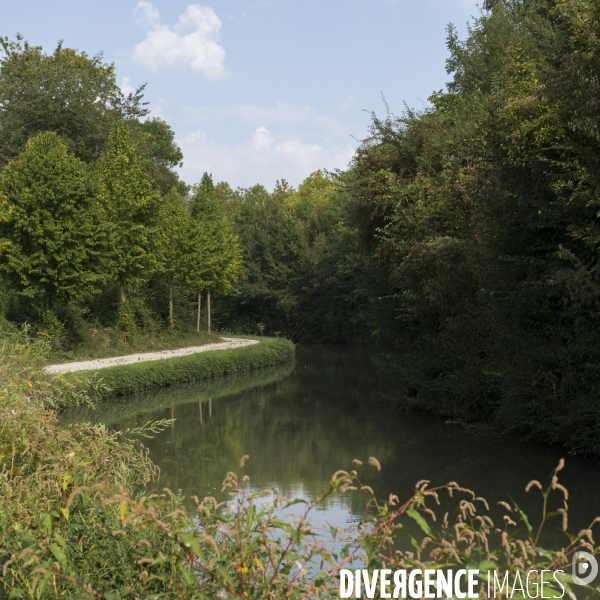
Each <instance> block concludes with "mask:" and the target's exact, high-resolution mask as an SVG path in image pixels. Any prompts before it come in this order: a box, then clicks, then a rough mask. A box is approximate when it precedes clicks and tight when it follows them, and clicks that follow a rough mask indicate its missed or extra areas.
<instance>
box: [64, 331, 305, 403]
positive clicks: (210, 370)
mask: <svg viewBox="0 0 600 600" xmlns="http://www.w3.org/2000/svg"><path fill="white" fill-rule="evenodd" d="M293 358H294V344H292V342H290V341H289V340H285V339H275V338H262V339H261V340H260V343H258V344H254V345H252V346H243V347H241V348H232V349H229V350H218V351H214V352H200V353H198V354H191V355H189V356H179V357H174V358H168V359H165V360H159V361H151V362H141V363H133V364H129V365H121V366H118V367H110V368H108V369H102V370H101V371H84V372H83V373H73V374H69V375H65V376H64V377H65V378H66V379H67V381H71V382H73V383H74V384H79V385H78V386H77V387H82V386H81V385H80V384H82V383H84V384H85V382H88V383H93V384H97V383H100V385H94V390H95V391H94V395H95V396H96V397H99V398H103V397H108V396H114V395H117V394H132V393H134V392H141V391H143V390H149V389H152V388H156V387H162V386H167V385H172V384H175V383H186V382H188V381H197V380H200V379H209V378H211V377H220V376H222V375H230V374H232V373H241V372H243V371H250V370H251V369H259V368H261V367H268V366H271V365H276V364H278V363H281V362H285V361H289V360H292V359H293ZM83 387H85V386H83Z"/></svg>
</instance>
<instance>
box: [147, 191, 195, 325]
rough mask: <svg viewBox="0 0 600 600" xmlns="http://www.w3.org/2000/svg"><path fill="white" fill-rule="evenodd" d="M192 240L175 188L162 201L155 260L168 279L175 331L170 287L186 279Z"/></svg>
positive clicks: (186, 214)
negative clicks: (156, 259)
mask: <svg viewBox="0 0 600 600" xmlns="http://www.w3.org/2000/svg"><path fill="white" fill-rule="evenodd" d="M196 243H198V240H197V239H195V236H194V230H193V227H192V221H191V218H190V213H189V212H188V211H187V210H186V208H185V207H184V205H183V198H182V196H181V194H180V193H179V192H178V190H177V188H172V189H171V191H170V192H169V193H168V194H167V195H166V196H165V198H163V200H162V203H161V207H160V228H159V229H158V249H157V250H158V258H159V261H160V263H161V266H160V271H161V273H163V274H164V275H166V277H167V282H168V286H169V312H168V315H169V316H168V320H169V326H170V327H171V328H173V327H174V325H175V322H174V317H173V284H174V282H175V281H176V280H177V279H184V278H185V277H186V276H187V275H188V269H187V267H188V264H189V262H190V261H189V260H186V258H187V256H188V255H190V254H192V253H194V245H195V244H196Z"/></svg>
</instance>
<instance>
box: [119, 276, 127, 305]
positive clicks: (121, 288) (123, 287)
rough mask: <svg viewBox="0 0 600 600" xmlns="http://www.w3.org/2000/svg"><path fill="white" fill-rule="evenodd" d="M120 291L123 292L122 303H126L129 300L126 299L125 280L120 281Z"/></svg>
mask: <svg viewBox="0 0 600 600" xmlns="http://www.w3.org/2000/svg"><path fill="white" fill-rule="evenodd" d="M119 289H120V290H121V302H125V301H126V300H127V298H126V297H125V280H124V279H121V280H120V281H119Z"/></svg>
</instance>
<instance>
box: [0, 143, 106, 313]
mask: <svg viewBox="0 0 600 600" xmlns="http://www.w3.org/2000/svg"><path fill="white" fill-rule="evenodd" d="M96 191H97V190H96V188H95V185H94V182H93V179H92V177H91V174H90V170H89V168H88V167H87V165H86V164H85V163H83V162H82V161H80V160H79V159H78V158H76V157H75V156H74V155H73V154H72V153H70V152H69V151H68V150H67V147H66V145H65V144H64V143H63V142H62V140H61V139H60V138H59V136H58V135H56V134H55V133H50V132H48V133H42V134H39V135H38V136H36V137H34V138H32V139H31V140H30V141H29V142H28V143H27V145H26V147H25V149H24V150H23V152H22V153H21V154H20V155H19V157H18V158H17V159H15V160H13V161H12V162H10V163H9V164H8V165H7V166H6V167H5V169H4V171H3V172H2V175H1V176H0V215H1V216H0V270H1V271H2V272H3V273H4V274H5V275H6V276H7V277H8V279H9V281H10V283H11V284H12V286H13V288H14V289H15V290H16V291H17V292H18V293H19V294H21V295H23V296H27V297H29V298H33V299H34V300H35V301H36V302H38V303H39V304H40V305H41V306H40V308H42V309H44V310H45V309H50V310H51V309H52V308H53V306H54V305H55V303H56V302H57V301H60V302H64V303H67V302H70V301H82V300H85V299H87V298H89V297H90V296H91V295H93V294H95V293H96V292H97V291H98V289H99V286H100V285H101V284H102V283H103V282H104V281H105V280H106V271H107V267H108V265H107V261H106V255H107V253H108V242H109V239H108V224H107V222H106V219H105V214H104V211H103V210H102V207H101V205H100V204H99V202H98V200H97V196H96Z"/></svg>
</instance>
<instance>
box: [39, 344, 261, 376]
mask: <svg viewBox="0 0 600 600" xmlns="http://www.w3.org/2000/svg"><path fill="white" fill-rule="evenodd" d="M221 339H222V340H224V341H223V342H219V343H217V344H206V345H205V346H192V347H190V348H179V349H177V350H163V351H162V352H144V353H143V354H129V355H127V356H115V357H114V358H101V359H98V360H86V361H80V362H71V363H65V364H63V365H50V366H48V367H44V371H46V372H47V373H74V372H75V371H95V370H97V369H106V368H107V367H117V366H119V365H130V364H132V363H137V362H147V361H152V360H164V359H165V358H173V357H175V356H188V355H189V354H198V352H207V351H213V350H228V349H229V348H242V347H243V346H252V345H254V344H258V343H259V342H258V340H242V339H239V338H226V337H224V338H221Z"/></svg>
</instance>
